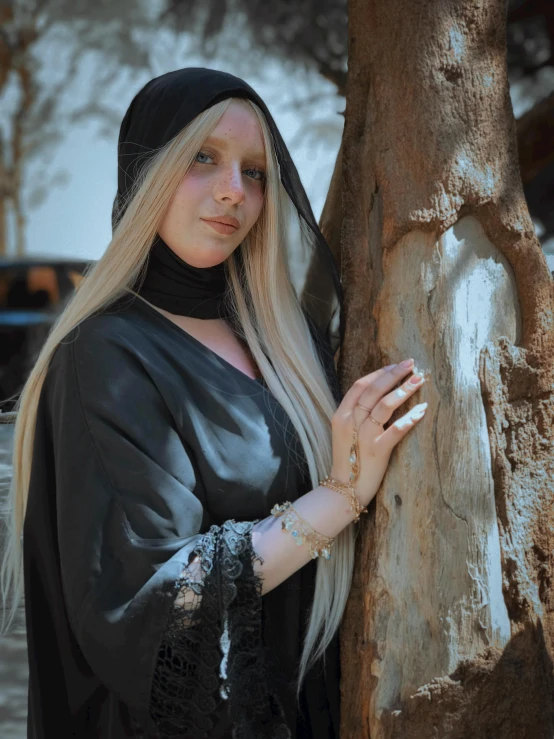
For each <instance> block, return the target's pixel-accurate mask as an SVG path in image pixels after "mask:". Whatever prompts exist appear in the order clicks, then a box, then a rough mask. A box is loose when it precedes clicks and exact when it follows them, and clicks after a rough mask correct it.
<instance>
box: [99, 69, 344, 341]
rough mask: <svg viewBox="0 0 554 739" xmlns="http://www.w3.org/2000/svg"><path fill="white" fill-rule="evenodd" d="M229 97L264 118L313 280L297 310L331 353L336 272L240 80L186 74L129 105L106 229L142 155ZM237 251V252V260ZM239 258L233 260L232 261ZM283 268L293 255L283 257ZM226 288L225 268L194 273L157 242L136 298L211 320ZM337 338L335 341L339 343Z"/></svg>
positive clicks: (291, 169)
mask: <svg viewBox="0 0 554 739" xmlns="http://www.w3.org/2000/svg"><path fill="white" fill-rule="evenodd" d="M229 97H239V98H247V99H249V100H252V101H253V102H254V103H256V104H257V105H258V107H259V108H260V109H261V110H262V112H263V113H264V115H265V117H266V120H267V123H268V125H269V128H270V130H271V134H272V137H273V142H274V146H275V152H276V155H277V160H278V162H279V168H280V177H281V182H282V184H283V186H284V188H285V190H286V191H287V193H288V195H289V197H290V199H291V201H292V202H293V203H294V205H295V207H296V210H297V212H298V216H299V220H300V225H301V228H300V232H301V234H302V238H301V244H294V249H295V250H297V249H298V248H300V247H302V248H303V249H304V250H307V254H305V255H302V256H304V257H305V260H303V261H304V263H305V264H310V266H311V272H312V274H314V272H315V274H316V275H317V281H316V290H317V293H314V288H313V286H312V287H311V292H310V294H309V295H308V294H305V291H304V289H303V286H301V287H300V289H299V293H298V294H299V295H300V300H301V304H302V307H303V308H304V310H305V311H306V312H307V313H308V315H309V316H310V317H311V318H312V319H313V321H314V322H315V324H316V326H318V328H319V329H320V330H321V331H322V332H323V333H324V335H325V336H326V338H327V340H328V341H329V344H330V345H331V348H332V350H333V352H335V351H336V349H337V347H338V346H339V345H340V343H341V341H342V329H341V327H340V308H341V305H342V290H341V285H340V277H339V273H338V269H337V266H336V263H335V260H334V258H333V255H332V253H331V250H330V248H329V245H328V244H327V242H326V241H325V238H324V237H323V234H322V233H321V231H320V229H319V226H318V224H317V222H316V220H315V217H314V214H313V212H312V209H311V206H310V203H309V200H308V197H307V195H306V192H305V190H304V188H303V186H302V183H301V181H300V177H299V176H298V172H297V170H296V167H295V165H294V163H293V161H292V159H291V157H290V154H289V152H288V149H287V147H286V145H285V142H284V141H283V138H282V136H281V134H280V133H279V129H278V128H277V126H276V124H275V121H274V120H273V118H272V116H271V113H270V112H269V110H268V108H267V106H266V105H265V103H264V102H263V100H262V99H261V98H260V97H259V95H258V94H257V93H256V92H255V91H254V90H253V89H252V88H251V87H250V85H248V84H247V83H246V82H244V80H242V79H240V78H239V77H235V76H234V75H231V74H228V73H227V72H220V71H217V70H214V69H205V68H203V67H189V68H186V69H178V70H175V71H174V72H168V73H167V74H163V75H161V76H160V77H156V78H154V79H153V80H150V82H148V83H147V84H146V85H145V86H144V87H143V88H142V89H141V90H140V91H139V92H138V93H137V95H135V97H134V98H133V100H132V102H131V104H130V106H129V108H128V110H127V112H126V114H125V117H124V118H123V121H122V123H121V129H120V133H119V144H118V188H117V194H116V198H115V201H114V209H113V214H112V225H113V227H114V228H115V225H116V222H117V220H118V219H119V218H120V217H121V216H122V215H123V203H124V198H125V197H126V196H127V194H128V192H129V189H130V187H131V186H132V185H133V183H134V181H135V179H136V177H137V174H138V172H139V169H140V167H141V166H142V165H143V163H144V162H145V153H146V152H149V151H151V152H152V154H154V153H155V152H156V150H157V149H159V148H160V147H161V146H164V145H165V144H167V143H168V142H169V141H170V140H171V139H172V138H174V137H175V136H176V135H177V134H178V133H179V132H180V131H181V130H182V129H183V128H184V127H185V126H186V125H187V124H188V123H190V121H192V120H193V119H194V118H195V117H196V116H197V115H199V114H200V113H201V112H202V111H204V110H206V109H207V108H210V107H211V106H212V105H215V104H216V103H218V102H220V101H221V100H225V99H227V98H229ZM289 248H291V249H292V245H291V247H289ZM240 249H241V247H240V246H239V247H238V250H237V251H238V252H240ZM238 256H239V258H240V253H239V254H238ZM288 256H289V262H290V258H291V257H292V254H289V255H288ZM226 285H227V270H226V266H225V262H222V263H221V264H218V265H216V266H214V267H207V268H198V267H193V266H192V265H189V264H187V263H186V262H185V261H183V260H182V259H181V258H180V257H178V256H177V255H176V254H175V252H174V251H173V250H172V249H170V248H169V247H168V246H167V244H166V243H165V242H164V241H163V240H162V239H161V237H160V236H159V235H157V236H156V239H155V241H154V243H153V245H152V248H151V250H150V254H149V261H148V266H147V269H146V272H145V275H144V279H141V281H140V282H139V283H138V284H137V285H136V286H135V290H137V292H138V293H139V294H140V295H142V296H143V297H144V298H145V299H146V300H148V301H149V302H151V303H153V304H154V305H157V306H159V307H160V308H164V309H165V310H168V311H169V312H171V313H176V314H179V315H194V316H195V317H198V318H218V317H225V316H227V315H228V309H227V307H226V304H225V302H224V294H225V289H226ZM339 334H340V335H339Z"/></svg>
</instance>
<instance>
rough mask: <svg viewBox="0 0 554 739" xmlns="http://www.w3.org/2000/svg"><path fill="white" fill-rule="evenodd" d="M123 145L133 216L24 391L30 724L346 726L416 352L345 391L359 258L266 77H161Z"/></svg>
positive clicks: (66, 727) (171, 729)
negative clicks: (325, 209) (355, 618)
mask: <svg viewBox="0 0 554 739" xmlns="http://www.w3.org/2000/svg"><path fill="white" fill-rule="evenodd" d="M118 166H119V175H118V192H117V197H116V202H115V204H114V213H113V225H114V232H113V238H112V241H111V243H110V244H109V246H108V248H107V250H106V252H105V254H104V255H103V257H102V258H101V259H100V260H99V261H98V262H97V263H96V264H95V265H94V266H93V268H92V269H90V271H89V272H88V273H87V274H86V276H85V278H84V280H83V281H82V283H81V284H80V286H79V288H78V290H77V291H76V293H75V295H74V296H73V297H72V299H71V301H70V302H69V303H68V305H67V306H66V308H65V310H64V312H63V314H62V315H61V316H60V318H59V320H58V321H57V323H56V325H55V326H54V328H53V329H52V331H51V334H50V336H49V337H48V340H47V341H46V343H45V345H44V347H43V349H42V351H41V354H40V356H39V357H38V360H37V362H36V365H35V367H34V369H33V371H32V373H31V375H30V377H29V379H28V381H27V383H26V385H25V387H24V389H23V392H22V394H21V397H20V399H19V402H18V409H17V410H18V415H17V422H16V428H15V439H14V457H13V469H14V472H13V481H12V488H11V504H12V526H11V531H10V534H11V538H10V543H9V548H8V551H7V553H6V557H5V560H4V568H3V586H4V587H3V592H4V595H5V596H6V594H7V593H8V592H11V593H12V594H13V595H14V597H13V598H12V599H11V601H10V602H11V605H12V609H13V610H15V608H16V607H17V602H18V598H20V596H21V593H22V590H23V589H24V592H25V608H26V619H27V634H28V647H29V652H28V653H29V668H30V685H29V719H28V726H29V730H28V736H29V737H31V738H32V739H39V738H40V739H42V738H45V739H46V738H47V739H51V737H54V736H56V737H66V736H67V737H69V736H72V737H79V738H80V739H88V738H90V739H92V738H93V737H94V738H97V737H99V738H100V739H119V738H120V737H128V736H129V737H191V738H194V739H199V738H200V737H209V738H210V739H215V738H216V737H219V738H223V737H229V738H230V737H234V738H235V739H239V738H240V739H247V738H248V739H254V738H256V739H257V738H258V737H268V739H269V737H271V739H279V738H283V739H284V738H286V737H294V738H297V739H308V738H309V737H316V738H317V739H326V738H328V739H331V737H338V736H339V719H340V714H339V680H340V664H339V650H338V646H339V645H338V627H339V625H340V621H341V617H342V614H343V610H344V606H345V602H346V599H347V597H348V593H349V589H350V584H351V575H352V567H353V555H354V540H355V530H356V529H355V526H354V525H352V524H355V522H357V521H358V520H359V517H360V513H361V512H362V511H363V510H364V506H367V504H368V503H369V502H370V500H371V499H372V498H373V497H374V495H375V493H376V491H377V489H378V487H379V485H380V483H381V480H382V477H383V475H384V472H385V469H386V466H387V464H388V459H389V456H390V453H391V451H392V449H393V447H394V446H395V445H396V444H397V443H398V442H399V441H400V439H401V438H403V436H404V435H405V434H406V433H407V432H408V431H409V429H410V428H412V427H413V425H414V424H415V423H416V422H417V420H418V419H419V418H421V417H422V414H421V413H420V414H419V415H417V414H416V415H414V414H412V413H410V414H406V415H405V416H403V417H402V418H401V419H400V421H398V422H396V423H395V424H392V425H391V426H390V427H389V428H388V429H387V430H384V426H383V424H384V423H386V422H387V421H388V419H389V418H390V416H391V414H392V412H393V411H394V409H395V408H397V407H398V406H400V404H401V403H403V402H404V401H405V400H406V399H407V398H409V397H411V395H413V393H414V392H415V390H416V388H417V387H418V385H414V384H412V383H410V382H409V378H410V377H412V378H413V377H416V376H417V375H416V374H415V373H414V374H413V375H412V373H411V371H410V367H411V366H412V365H411V364H410V363H408V366H406V367H403V366H394V367H387V368H382V369H379V370H377V371H376V372H373V373H371V374H370V375H368V376H366V377H363V378H360V379H359V380H358V381H357V382H356V383H355V384H354V385H353V386H352V388H351V389H350V390H349V391H348V392H347V393H346V395H345V396H344V397H341V393H340V391H339V388H338V382H337V376H336V373H335V367H334V363H333V355H334V351H335V349H336V348H337V347H338V346H339V344H340V337H337V336H336V334H335V333H334V328H333V327H336V326H337V325H338V319H339V311H340V302H341V292H340V282H339V279H338V276H337V272H336V268H335V265H334V262H333V260H332V258H331V255H330V251H329V248H328V246H327V244H326V243H325V240H324V238H323V236H322V234H321V232H320V231H319V229H318V227H317V223H316V222H315V219H314V216H313V213H312V211H311V209H310V206H309V203H308V200H307V198H306V194H305V192H304V190H303V188H302V185H301V183H300V180H299V178H298V174H297V172H296V169H295V167H294V164H293V163H292V160H291V159H290V156H289V154H288V151H287V149H286V146H285V144H284V142H283V140H282V137H281V136H280V134H279V131H278V129H277V127H276V125H275V123H274V121H273V119H272V117H271V115H270V113H269V111H268V109H267V108H266V106H265V105H264V103H263V101H262V100H261V99H260V98H259V96H258V95H257V94H256V93H255V92H254V90H252V88H251V87H249V86H248V85H247V84H246V83H245V82H244V81H242V80H240V79H238V78H236V77H234V76H232V75H229V74H226V73H223V72H217V71H214V70H209V69H202V68H190V69H183V70H178V71H175V72H171V73H169V74H165V75H163V76H161V77H158V78H156V79H154V80H152V81H151V82H149V83H148V84H147V85H146V86H145V87H144V88H143V89H142V90H141V91H140V92H139V93H138V94H137V95H136V96H135V98H134V99H133V101H132V103H131V105H130V107H129V109H128V111H127V113H126V115H125V118H124V120H123V123H122V126H121V132H120V139H119V156H118ZM295 229H296V230H295ZM302 248H303V249H304V250H305V256H307V257H308V258H309V260H310V264H311V278H315V279H311V280H310V288H309V289H307V288H306V289H304V288H303V285H302V284H300V286H299V287H298V286H297V287H295V286H294V284H293V280H294V279H297V277H296V276H295V275H294V274H293V273H292V270H291V269H290V268H289V263H290V254H298V253H299V252H300V250H301V249H302ZM289 252H290V253H289ZM401 381H405V382H404V384H403V386H402V388H399V389H398V390H396V391H395V389H394V388H395V386H397V385H398V383H399V382H401ZM420 384H421V383H420ZM337 406H338V408H337ZM351 447H352V449H351ZM327 475H329V476H327ZM292 503H294V505H292ZM21 534H23V552H21V547H20V540H21ZM22 554H23V557H22ZM22 560H23V562H22ZM13 610H12V612H13Z"/></svg>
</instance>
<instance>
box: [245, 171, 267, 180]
mask: <svg viewBox="0 0 554 739" xmlns="http://www.w3.org/2000/svg"><path fill="white" fill-rule="evenodd" d="M245 172H254V174H255V175H257V177H255V179H257V180H258V181H259V182H263V181H264V180H265V172H264V171H263V170H261V169H246V170H245Z"/></svg>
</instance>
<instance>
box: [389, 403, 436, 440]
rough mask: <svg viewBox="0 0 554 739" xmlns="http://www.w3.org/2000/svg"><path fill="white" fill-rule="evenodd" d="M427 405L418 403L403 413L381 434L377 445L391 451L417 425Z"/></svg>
mask: <svg viewBox="0 0 554 739" xmlns="http://www.w3.org/2000/svg"><path fill="white" fill-rule="evenodd" d="M427 405H428V403H419V404H418V405H415V406H414V407H413V408H411V409H410V410H409V411H408V412H407V413H405V414H404V415H403V416H402V417H401V418H399V419H398V420H397V421H395V422H394V423H391V425H390V426H389V427H388V429H387V430H386V431H385V432H384V433H383V434H381V436H380V438H379V441H378V443H379V444H380V445H382V446H384V447H385V448H386V449H387V450H390V451H392V449H393V447H395V446H396V445H397V444H398V442H399V441H401V440H402V439H403V438H404V437H405V436H406V434H407V433H408V432H409V431H411V429H413V427H414V426H415V425H416V423H419V421H421V419H422V418H423V417H424V415H425V411H426V410H427Z"/></svg>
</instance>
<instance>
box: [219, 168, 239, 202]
mask: <svg viewBox="0 0 554 739" xmlns="http://www.w3.org/2000/svg"><path fill="white" fill-rule="evenodd" d="M214 197H215V199H216V200H219V201H221V202H227V203H229V202H231V203H241V202H242V201H243V200H244V182H243V180H242V172H241V169H240V164H239V163H238V162H235V163H233V164H231V165H229V166H228V167H225V168H224V169H223V168H222V169H221V171H220V176H219V177H218V178H217V181H216V184H215V192H214Z"/></svg>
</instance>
